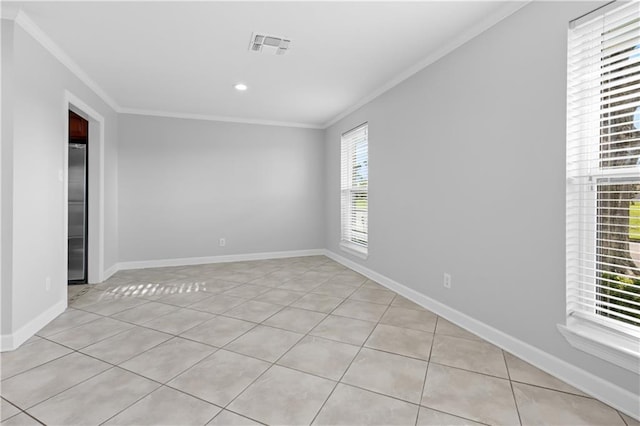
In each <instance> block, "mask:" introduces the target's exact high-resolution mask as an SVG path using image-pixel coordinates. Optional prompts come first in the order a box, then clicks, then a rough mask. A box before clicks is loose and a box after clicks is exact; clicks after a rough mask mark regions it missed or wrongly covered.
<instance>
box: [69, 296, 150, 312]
mask: <svg viewBox="0 0 640 426" xmlns="http://www.w3.org/2000/svg"><path fill="white" fill-rule="evenodd" d="M147 302H148V300H145V299H141V298H135V297H118V298H114V299H112V300H103V301H100V302H98V303H94V304H91V305H86V306H82V308H81V309H82V310H83V311H88V312H93V313H94V314H98V315H106V316H109V315H113V314H116V313H118V312H122V311H124V310H127V309H130V308H133V307H136V306H140V305H143V304H145V303H147Z"/></svg>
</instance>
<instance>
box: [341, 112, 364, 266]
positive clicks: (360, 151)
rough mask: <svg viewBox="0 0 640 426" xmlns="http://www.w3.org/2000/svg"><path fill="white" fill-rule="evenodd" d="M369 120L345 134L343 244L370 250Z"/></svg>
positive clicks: (352, 247)
mask: <svg viewBox="0 0 640 426" xmlns="http://www.w3.org/2000/svg"><path fill="white" fill-rule="evenodd" d="M367 133H368V126H367V123H365V124H362V125H360V126H358V127H356V128H355V129H353V130H350V131H348V132H347V133H345V134H343V135H342V153H341V179H340V180H341V185H340V189H341V197H342V201H341V213H342V237H341V243H342V245H346V246H347V247H348V248H350V249H353V250H356V251H358V252H360V253H364V254H366V253H367V246H368V242H369V236H368V233H369V231H368V230H369V225H368V222H369V221H368V212H369V195H368V187H369V143H368V134H367Z"/></svg>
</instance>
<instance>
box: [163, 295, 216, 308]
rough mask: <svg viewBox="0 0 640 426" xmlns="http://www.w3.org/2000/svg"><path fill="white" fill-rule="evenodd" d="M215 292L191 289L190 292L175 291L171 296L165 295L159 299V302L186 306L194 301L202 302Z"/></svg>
mask: <svg viewBox="0 0 640 426" xmlns="http://www.w3.org/2000/svg"><path fill="white" fill-rule="evenodd" d="M212 296H213V294H211V293H208V292H206V291H190V292H181V293H174V294H172V295H170V296H166V297H163V298H162V299H158V301H159V302H162V303H167V304H169V305H174V306H180V307H183V308H184V307H186V306H189V305H193V304H194V303H197V302H200V301H202V300H204V299H208V298H209V297H212Z"/></svg>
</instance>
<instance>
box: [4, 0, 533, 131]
mask: <svg viewBox="0 0 640 426" xmlns="http://www.w3.org/2000/svg"><path fill="white" fill-rule="evenodd" d="M531 1H533V0H522V1H519V0H513V1H506V2H505V4H504V5H503V6H502V7H501V8H500V9H499V10H498V11H496V12H495V13H493V14H491V15H490V16H488V17H487V18H485V19H484V20H482V21H480V22H478V23H477V24H476V25H474V26H472V27H470V28H469V29H468V30H467V31H465V32H464V33H462V34H460V35H459V36H458V37H456V38H455V39H453V40H452V41H451V42H450V43H448V44H446V45H445V46H443V47H442V48H440V49H439V50H438V51H436V52H435V53H433V54H431V55H429V56H428V57H426V58H424V59H423V60H422V61H420V62H418V63H417V64H415V65H413V66H412V67H410V68H409V69H407V70H405V71H404V72H402V73H400V74H398V75H397V76H396V77H394V78H393V79H391V80H389V81H388V82H387V83H385V84H384V85H382V86H380V87H379V88H378V89H376V90H374V91H373V92H371V93H370V94H369V95H367V96H365V97H364V98H362V99H360V100H359V101H358V102H356V103H355V104H354V105H352V106H350V107H349V108H347V109H346V110H344V111H343V112H341V113H340V114H338V115H337V116H335V117H334V118H333V119H331V120H329V121H328V122H326V123H324V124H311V123H296V122H286V121H275V120H264V119H256V118H243V117H227V116H217V115H206V114H191V113H180V112H171V111H156V110H145V109H138V108H128V107H127V108H125V107H121V106H120V105H118V103H116V101H115V100H114V99H113V98H112V97H111V96H109V95H108V94H107V93H106V92H105V91H104V90H103V89H102V88H101V87H100V86H99V85H98V84H97V83H96V82H95V81H94V80H93V79H91V77H89V75H88V74H87V73H86V72H85V71H84V70H83V69H82V68H80V66H79V65H78V64H77V63H75V62H74V61H73V60H72V59H71V57H69V55H67V54H66V52H64V50H62V48H60V46H58V45H57V44H56V43H55V42H54V41H53V40H52V39H51V38H50V37H49V36H48V35H47V34H46V33H45V32H44V31H42V29H40V27H38V26H37V25H36V24H35V23H34V22H33V21H32V20H31V18H29V16H28V15H27V14H26V13H25V12H24V11H22V10H16V9H15V8H13V7H7V6H6V4H5V3H3V5H2V19H11V20H14V21H15V22H16V23H17V24H18V25H20V26H21V27H22V28H23V29H24V30H25V31H26V32H27V33H28V34H30V35H31V36H32V37H33V38H34V39H36V40H37V41H38V42H39V43H40V44H41V45H42V46H43V47H44V48H45V49H46V50H47V51H49V53H51V54H52V55H53V56H54V57H55V58H56V59H58V60H59V61H60V62H61V63H62V64H63V65H65V66H66V67H67V68H68V69H69V70H70V71H71V72H72V73H73V74H74V75H75V76H76V77H78V78H79V79H80V80H81V81H82V82H83V83H84V84H86V85H87V86H88V87H89V88H90V89H91V90H93V91H94V92H95V93H96V94H97V95H98V96H99V97H100V98H101V99H102V100H103V101H104V102H105V103H106V104H108V105H109V106H110V107H111V108H112V109H113V110H114V111H116V112H118V113H120V114H133V115H145V116H154V117H167V118H182V119H191V120H204V121H220V122H228V123H242V124H258V125H264V126H278V127H295V128H303V129H326V128H328V127H331V126H332V125H334V124H335V123H337V122H338V121H340V120H342V119H343V118H344V117H346V116H347V115H349V114H351V113H352V112H354V111H356V110H357V109H359V108H361V107H362V106H364V105H366V104H367V103H369V102H371V101H372V100H374V99H375V98H377V97H378V96H380V95H382V94H383V93H385V92H387V91H389V90H390V89H392V88H393V87H395V86H397V85H398V84H400V83H401V82H403V81H404V80H406V79H408V78H409V77H411V76H413V75H414V74H416V73H418V72H419V71H421V70H423V69H424V68H426V67H427V66H429V65H431V64H432V63H434V62H436V61H437V60H439V59H440V58H442V57H444V56H445V55H447V54H449V53H451V52H452V51H454V50H455V49H457V48H458V47H460V46H462V45H463V44H465V43H466V42H468V41H469V40H471V39H473V38H474V37H476V36H478V35H480V34H481V33H483V32H484V31H486V30H488V29H489V28H491V27H493V26H494V25H496V24H497V23H498V22H500V21H502V20H503V19H505V18H507V17H508V16H510V15H512V14H513V13H515V12H516V11H518V10H520V9H521V8H522V7H524V6H525V5H527V4H528V3H530V2H531Z"/></svg>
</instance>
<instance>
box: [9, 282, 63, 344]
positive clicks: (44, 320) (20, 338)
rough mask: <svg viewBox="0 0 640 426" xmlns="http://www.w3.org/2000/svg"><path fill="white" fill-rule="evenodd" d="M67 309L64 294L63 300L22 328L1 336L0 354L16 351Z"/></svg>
mask: <svg viewBox="0 0 640 426" xmlns="http://www.w3.org/2000/svg"><path fill="white" fill-rule="evenodd" d="M65 309H67V296H66V292H65V298H64V299H63V300H61V301H59V302H58V303H56V304H55V305H53V306H52V307H50V308H49V309H47V310H46V311H44V312H43V313H41V314H40V315H38V316H37V317H35V318H34V319H32V320H31V321H29V322H28V323H26V324H25V325H23V326H22V327H20V328H19V329H18V330H16V331H15V332H13V333H12V334H3V335H1V336H0V352H5V351H12V350H14V349H17V348H18V347H19V346H20V345H21V344H23V343H24V342H26V341H27V340H29V339H30V338H31V337H32V336H33V335H34V334H36V333H37V332H38V331H40V330H42V328H43V327H44V326H45V325H47V324H49V323H50V322H51V321H53V320H54V319H55V318H56V317H57V316H58V315H60V314H61V313H63V312H64V311H65Z"/></svg>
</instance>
